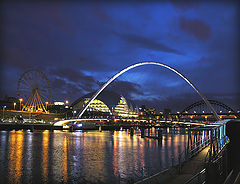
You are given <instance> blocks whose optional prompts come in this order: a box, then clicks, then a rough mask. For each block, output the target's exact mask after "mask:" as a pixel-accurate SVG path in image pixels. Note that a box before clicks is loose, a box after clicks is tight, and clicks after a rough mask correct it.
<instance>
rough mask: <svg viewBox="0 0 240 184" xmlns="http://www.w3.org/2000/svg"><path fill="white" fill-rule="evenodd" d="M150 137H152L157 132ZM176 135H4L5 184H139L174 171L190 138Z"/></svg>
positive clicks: (0, 136) (0, 138)
mask: <svg viewBox="0 0 240 184" xmlns="http://www.w3.org/2000/svg"><path fill="white" fill-rule="evenodd" d="M149 132H150V134H151V135H153V134H155V133H156V130H154V129H152V130H149ZM167 132H169V133H168V134H167ZM174 132H175V131H173V130H171V129H168V130H165V132H164V133H163V139H162V140H153V139H149V138H141V136H140V131H135V134H134V136H130V135H129V132H128V131H109V132H108V131H103V132H98V131H89V132H83V131H79V132H73V133H70V132H64V131H55V132H49V131H39V132H28V131H16V132H15V131H12V132H1V131H0V141H1V144H0V153H1V156H0V159H1V165H0V171H1V172H2V178H1V180H0V181H1V183H7V182H5V181H9V182H8V183H34V182H38V183H69V182H70V183H118V182H119V181H120V182H121V183H127V182H128V180H130V179H133V180H134V181H137V180H140V179H142V178H143V177H147V176H149V175H151V174H155V173H157V172H159V171H161V170H164V169H166V168H168V167H170V166H171V165H172V159H171V158H172V155H173V156H175V157H177V155H178V154H179V153H181V152H182V151H183V150H184V145H186V141H187V135H186V134H176V133H174ZM176 161H177V160H174V162H176ZM174 164H175V163H174ZM2 181H4V182H2Z"/></svg>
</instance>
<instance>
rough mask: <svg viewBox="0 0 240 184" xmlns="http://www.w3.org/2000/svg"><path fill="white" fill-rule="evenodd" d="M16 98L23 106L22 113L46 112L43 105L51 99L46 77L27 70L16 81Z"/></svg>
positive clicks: (41, 73)
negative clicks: (20, 100)
mask: <svg viewBox="0 0 240 184" xmlns="http://www.w3.org/2000/svg"><path fill="white" fill-rule="evenodd" d="M17 96H18V98H19V99H20V98H21V99H23V102H25V104H24V105H23V107H22V109H21V110H22V111H29V112H47V110H46V106H45V103H48V102H49V101H50V99H51V86H50V82H49V80H48V78H47V76H46V75H45V74H44V73H43V72H41V71H39V70H28V71H26V72H24V73H23V74H22V75H21V77H20V78H19V80H18V85H17Z"/></svg>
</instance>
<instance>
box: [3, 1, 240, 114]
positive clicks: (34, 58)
mask: <svg viewBox="0 0 240 184" xmlns="http://www.w3.org/2000/svg"><path fill="white" fill-rule="evenodd" d="M238 11H239V4H237V3H235V2H234V1H232V2H228V3H216V2H212V3H207V2H199V3H191V2H189V1H187V2H181V3H173V2H170V1H169V2H164V3H157V2H154V1H153V2H151V3H143V2H141V3H136V2H135V3H127V2H124V3H120V2H115V3H107V2H104V1H103V2H100V3H96V2H92V3H83V2H81V3H76V2H69V3H65V2H64V1H62V2H60V3H49V2H41V3H40V2H38V3H9V4H1V17H2V18H1V22H0V24H1V26H0V29H1V44H2V49H1V51H2V57H1V75H2V76H1V93H0V94H1V98H3V97H4V96H5V95H6V94H7V95H8V96H16V89H17V81H18V79H19V78H20V76H21V75H22V74H23V72H24V71H26V70H29V69H40V70H41V71H43V72H44V73H45V74H46V75H47V77H48V78H49V80H50V82H51V85H52V91H53V92H52V101H54V100H62V101H63V100H69V101H70V103H72V102H73V101H74V100H76V99H77V98H79V97H81V96H82V95H84V94H87V93H89V92H93V91H95V90H97V89H98V88H99V87H100V85H101V84H102V83H103V82H106V81H107V80H108V79H109V78H110V77H111V76H113V75H114V74H116V73H117V72H118V71H120V70H122V69H123V68H125V67H127V66H129V65H131V64H134V63H138V62H142V61H156V62H162V63H165V64H168V65H170V66H172V67H174V68H176V69H177V70H179V71H180V72H182V73H183V74H184V75H185V76H187V77H188V78H189V79H190V80H191V81H192V82H193V83H194V84H195V85H196V86H197V87H198V88H199V89H200V90H201V91H202V92H203V93H204V94H205V95H206V96H207V98H209V99H213V100H219V101H221V102H224V103H225V104H227V105H229V106H230V107H232V108H233V109H235V110H240V105H239V104H240V103H239V101H238V96H240V93H239V89H240V88H239V83H240V82H239V71H238V70H239V64H238V63H239V58H240V57H239V54H238V51H239V48H240V47H239V40H240V39H239V18H238ZM107 89H109V90H113V91H116V92H118V93H120V94H122V95H123V96H125V97H127V98H130V99H132V100H134V101H135V103H136V104H138V105H142V104H145V105H146V106H147V107H155V108H157V109H158V110H162V109H164V108H171V109H172V110H173V111H177V110H178V111H180V110H182V109H183V108H184V107H186V106H188V105H190V104H192V103H194V102H195V101H198V100H200V97H199V96H198V94H196V92H195V91H194V90H193V89H192V88H191V87H190V86H189V85H188V84H187V83H186V82H185V81H184V80H182V79H181V78H180V77H179V76H177V75H176V74H175V73H173V72H171V71H168V70H166V69H164V68H162V67H160V66H154V65H152V66H141V67H139V68H135V69H133V70H130V71H128V72H127V73H125V74H124V75H122V76H121V77H119V78H118V80H117V81H115V82H114V83H113V84H112V85H111V86H109V87H108V88H107Z"/></svg>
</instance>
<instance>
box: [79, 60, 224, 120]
mask: <svg viewBox="0 0 240 184" xmlns="http://www.w3.org/2000/svg"><path fill="white" fill-rule="evenodd" d="M142 65H159V66H163V67H164V68H167V69H169V70H171V71H173V72H175V73H176V74H178V75H179V76H180V77H182V78H183V79H184V80H185V81H186V82H187V83H188V84H189V85H190V86H192V88H193V89H194V90H195V91H196V92H197V93H198V94H199V95H200V96H201V98H202V99H203V100H204V102H205V103H206V105H207V106H208V108H209V109H210V110H211V111H212V113H213V115H214V117H215V118H216V120H220V118H219V116H218V114H217V113H216V111H215V110H214V108H213V107H212V105H211V104H210V102H209V101H208V100H207V98H206V97H205V96H204V95H203V94H202V93H201V92H200V91H199V89H198V88H197V87H196V86H195V85H194V84H193V83H192V82H191V81H190V80H188V79H187V78H186V77H185V76H184V75H183V74H181V73H180V72H179V71H177V70H176V69H174V68H172V67H170V66H168V65H165V64H162V63H158V62H152V61H147V62H141V63H137V64H133V65H131V66H129V67H127V68H125V69H123V70H121V71H120V72H118V73H117V74H115V75H114V76H113V77H112V78H111V79H109V80H108V81H107V82H106V83H105V84H104V85H103V86H102V87H101V88H100V89H99V90H98V91H97V92H96V93H95V94H94V95H93V96H92V98H91V99H90V100H89V101H88V103H87V104H86V106H85V107H84V108H83V109H82V110H81V111H80V112H79V114H78V115H77V116H78V118H81V116H82V115H83V113H84V112H85V111H86V109H87V108H88V106H89V105H90V103H91V102H92V101H93V100H94V99H96V97H97V96H98V95H99V94H100V93H101V92H102V91H103V90H104V89H105V88H106V87H107V86H108V85H109V84H110V83H111V82H112V81H114V80H115V79H116V78H117V77H119V76H120V75H122V74H123V73H125V72H127V71H128V70H130V69H132V68H135V67H138V66H142Z"/></svg>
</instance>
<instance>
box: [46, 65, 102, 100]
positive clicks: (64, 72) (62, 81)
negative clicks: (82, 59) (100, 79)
mask: <svg viewBox="0 0 240 184" xmlns="http://www.w3.org/2000/svg"><path fill="white" fill-rule="evenodd" d="M49 75H51V78H54V80H53V82H52V83H53V89H54V90H56V89H60V90H58V91H59V93H61V94H66V95H67V96H70V94H73V96H74V97H75V98H79V97H80V94H83V93H88V92H92V91H94V90H96V88H98V87H99V86H98V84H97V81H96V80H95V79H94V78H93V77H92V76H88V75H85V74H84V73H83V72H81V71H78V70H75V69H72V68H70V67H68V68H51V69H50V71H49ZM76 94H77V96H76ZM56 96H59V95H58V94H56Z"/></svg>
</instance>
